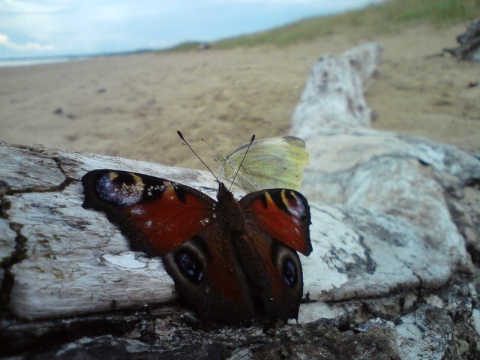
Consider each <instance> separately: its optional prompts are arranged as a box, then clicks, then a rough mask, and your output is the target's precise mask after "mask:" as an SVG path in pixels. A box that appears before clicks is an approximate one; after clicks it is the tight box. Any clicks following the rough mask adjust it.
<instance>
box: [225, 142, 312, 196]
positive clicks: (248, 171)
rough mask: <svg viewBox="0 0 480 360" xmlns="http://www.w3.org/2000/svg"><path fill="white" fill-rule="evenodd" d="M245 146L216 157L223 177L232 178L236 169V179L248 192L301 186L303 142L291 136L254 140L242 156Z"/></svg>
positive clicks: (303, 160) (306, 158)
mask: <svg viewBox="0 0 480 360" xmlns="http://www.w3.org/2000/svg"><path fill="white" fill-rule="evenodd" d="M248 146H249V144H245V145H243V146H241V147H239V148H238V149H236V150H235V151H233V152H232V153H231V154H230V155H228V156H227V157H224V156H218V158H217V161H218V162H219V164H220V172H221V174H222V175H223V176H224V177H226V178H227V179H231V178H233V176H235V174H236V173H237V170H238V177H237V181H238V183H239V184H240V185H241V186H242V187H243V188H244V189H246V190H248V191H256V190H261V189H268V188H276V187H278V188H290V189H298V188H299V187H300V185H301V182H302V174H303V168H304V167H305V165H306V164H307V163H308V152H307V151H306V150H305V141H303V140H302V139H300V138H297V137H294V136H285V137H273V138H267V139H263V140H257V141H254V142H253V143H252V144H251V146H250V149H249V151H248V155H247V156H246V157H245V159H243V158H244V155H245V153H246V151H247V148H248ZM242 160H243V163H242V166H241V167H240V163H241V162H242ZM239 167H240V168H239Z"/></svg>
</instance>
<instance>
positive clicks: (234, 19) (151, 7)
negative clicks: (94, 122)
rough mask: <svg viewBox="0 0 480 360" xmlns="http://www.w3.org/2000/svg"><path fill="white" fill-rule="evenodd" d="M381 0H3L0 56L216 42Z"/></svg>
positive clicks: (75, 53) (85, 52) (101, 51)
mask: <svg viewBox="0 0 480 360" xmlns="http://www.w3.org/2000/svg"><path fill="white" fill-rule="evenodd" d="M378 2H381V0H333V1H332V0H0V59H8V58H38V57H56V56H57V57H58V56H65V55H80V56H81V55H92V54H109V53H115V52H125V51H135V50H140V49H162V48H167V47H171V46H174V45H177V44H179V43H182V42H185V41H205V42H208V41H215V40H219V39H224V38H228V37H232V36H238V35H244V34H250V33H255V32H258V31H263V30H267V29H271V28H274V27H277V26H281V25H285V24H288V23H291V22H294V21H298V20H301V19H304V18H308V17H312V16H320V15H329V14H334V13H339V12H344V11H347V10H353V9H356V8H360V7H363V6H366V5H368V4H372V3H378Z"/></svg>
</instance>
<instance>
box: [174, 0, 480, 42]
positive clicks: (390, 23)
mask: <svg viewBox="0 0 480 360" xmlns="http://www.w3.org/2000/svg"><path fill="white" fill-rule="evenodd" d="M478 16H480V0H387V1H386V2H384V3H381V4H378V5H371V6H369V7H367V8H365V9H362V10H358V11H352V12H348V13H345V14H340V15H334V16H327V17H315V18H311V19H306V20H302V21H299V22H296V23H293V24H289V25H286V26H282V27H279V28H276V29H273V30H269V31H265V32H261V33H256V34H252V35H245V36H239V37H235V38H230V39H225V40H220V41H218V42H215V43H213V44H211V45H212V48H215V49H230V48H234V47H240V46H242V47H253V46H259V45H273V46H278V47H282V46H288V45H293V44H297V43H301V42H304V41H309V40H313V39H315V38H318V37H320V36H327V35H331V34H335V33H340V32H347V33H349V34H351V36H352V37H353V38H364V37H372V36H375V35H378V34H383V33H391V32H395V31H399V30H401V29H402V28H405V27H406V26H409V25H412V24H415V23H421V22H429V23H432V24H434V25H435V26H448V25H453V24H456V23H459V22H462V21H468V20H473V19H474V18H476V17H478ZM197 45H198V43H186V44H182V45H179V46H177V47H175V48H174V49H170V50H190V49H192V48H196V47H197Z"/></svg>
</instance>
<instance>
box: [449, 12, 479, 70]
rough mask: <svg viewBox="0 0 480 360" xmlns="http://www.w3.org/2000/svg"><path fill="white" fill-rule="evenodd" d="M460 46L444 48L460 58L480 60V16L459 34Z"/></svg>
mask: <svg viewBox="0 0 480 360" xmlns="http://www.w3.org/2000/svg"><path fill="white" fill-rule="evenodd" d="M457 42H458V44H459V45H458V46H457V47H455V48H447V49H443V51H445V52H448V53H450V54H451V55H452V56H455V57H457V58H458V59H459V60H470V61H476V62H480V18H478V19H476V20H474V21H473V22H472V23H471V24H470V26H469V27H468V28H467V30H466V31H465V32H464V33H463V34H461V35H458V36H457Z"/></svg>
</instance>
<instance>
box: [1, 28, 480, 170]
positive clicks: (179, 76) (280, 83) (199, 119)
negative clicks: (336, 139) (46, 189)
mask: <svg viewBox="0 0 480 360" xmlns="http://www.w3.org/2000/svg"><path fill="white" fill-rule="evenodd" d="M467 25H468V23H465V24H460V25H456V26H453V27H449V28H442V29H437V28H434V27H433V26H429V25H418V26H413V27H410V28H408V29H405V30H402V31H400V32H399V33H393V34H386V35H382V36H378V37H376V38H373V39H365V40H372V41H376V42H377V43H379V44H380V45H381V46H382V47H383V49H384V53H383V55H382V65H381V68H380V72H379V75H378V77H377V79H376V80H375V82H374V83H373V84H372V85H371V86H370V88H369V89H368V92H367V100H368V103H369V104H370V106H371V107H372V108H373V109H374V110H375V112H376V115H377V117H376V119H375V121H374V122H373V127H374V128H376V129H380V130H386V131H393V132H399V133H403V134H409V135H415V136H422V137H426V138H429V139H431V140H435V141H439V142H442V143H447V144H451V145H454V146H458V147H461V148H463V149H465V150H467V151H471V152H473V153H476V154H479V153H480V86H477V87H473V88H469V87H468V86H467V84H468V83H469V82H478V81H480V64H478V63H477V64H475V63H468V62H458V61H457V60H456V59H454V58H452V57H450V56H449V55H448V56H443V57H429V58H426V56H429V55H432V54H438V53H440V52H441V50H442V49H443V48H445V47H454V46H455V45H456V44H455V37H456V36H457V35H458V34H460V33H463V32H464V31H465V29H466V26H467ZM356 44H358V39H355V40H354V39H353V38H352V36H351V34H350V33H349V32H345V33H337V34H333V35H330V36H326V37H323V38H318V39H316V40H315V41H311V42H308V43H303V44H299V45H295V46H290V47H287V48H274V47H261V48H252V49H234V50H223V51H220V50H206V51H192V52H187V53H145V54H135V55H124V56H112V57H104V58H94V59H90V60H86V61H78V62H69V63H60V64H51V65H40V66H30V67H18V68H0V79H1V81H0V139H1V140H5V141H9V142H13V143H19V144H34V143H37V144H43V145H45V146H48V147H56V148H61V149H66V150H75V151H84V152H91V153H99V154H107V155H114V156H122V157H128V158H133V159H138V160H147V161H154V162H159V163H163V164H168V165H177V166H186V167H194V168H201V164H200V163H199V162H198V160H197V159H195V158H194V156H193V155H192V154H191V153H190V151H189V150H188V149H187V148H186V147H185V146H182V144H181V140H180V139H179V138H178V137H177V135H176V133H175V131H176V130H177V129H179V130H182V132H183V133H184V135H185V136H186V138H187V139H189V140H190V142H191V144H192V146H194V147H195V148H196V149H197V150H198V153H199V154H200V155H201V156H202V157H203V158H204V159H205V160H207V162H209V163H211V164H213V158H214V152H213V150H212V149H210V148H209V147H208V146H207V145H206V144H205V143H203V142H202V141H201V138H204V139H206V140H207V141H208V142H209V143H210V144H211V145H212V146H213V147H214V148H215V149H216V150H217V151H218V152H220V153H223V154H227V153H229V152H230V151H231V150H233V149H234V148H236V147H237V146H239V145H241V144H243V143H245V142H247V141H248V140H249V139H250V137H251V135H252V134H254V133H255V134H256V135H257V137H258V138H263V137H270V136H277V135H285V134H288V131H289V126H290V119H291V114H292V111H293V109H294V107H295V105H296V104H297V102H298V100H299V98H300V95H301V93H302V90H303V88H304V85H305V82H306V80H307V78H308V76H309V72H310V69H311V67H312V65H313V64H314V63H315V61H316V60H317V59H318V58H319V57H321V56H323V55H325V54H327V53H331V54H336V55H339V54H341V53H342V52H344V51H346V50H348V49H350V48H351V47H353V46H355V45H356ZM213 166H214V165H213Z"/></svg>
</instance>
